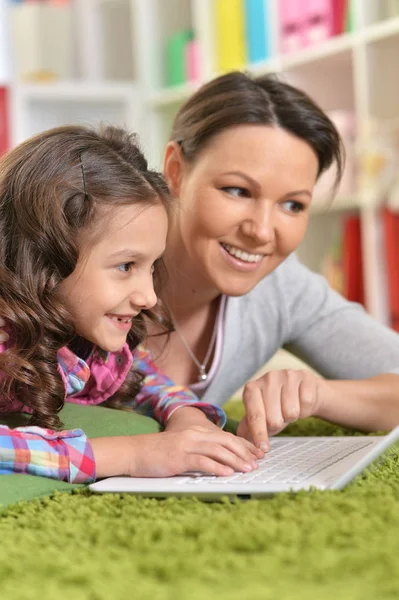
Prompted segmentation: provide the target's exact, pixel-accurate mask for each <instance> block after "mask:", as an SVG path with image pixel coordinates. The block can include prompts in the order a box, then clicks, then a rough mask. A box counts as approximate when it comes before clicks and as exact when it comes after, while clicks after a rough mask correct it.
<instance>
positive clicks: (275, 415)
mask: <svg viewBox="0 0 399 600" xmlns="http://www.w3.org/2000/svg"><path fill="white" fill-rule="evenodd" d="M326 385H328V383H327V382H326V381H325V380H323V379H321V378H319V377H317V376H316V375H314V374H313V373H312V372H311V371H306V370H303V371H295V370H293V369H288V370H280V371H270V372H269V373H266V374H265V375H262V377H259V379H255V380H253V381H250V382H248V383H247V384H246V386H245V387H244V393H243V401H244V406H245V417H244V418H243V419H242V420H241V422H240V425H239V427H238V431H237V434H238V435H239V436H241V437H244V438H246V439H248V440H251V441H253V443H254V444H255V445H256V446H258V447H259V448H262V449H263V450H264V451H267V450H268V449H269V448H270V443H269V436H271V435H275V434H276V433H279V432H280V431H282V430H283V429H284V428H285V427H286V426H287V425H288V424H289V423H292V422H293V421H297V420H298V419H304V418H305V417H310V416H311V415H314V414H316V413H317V411H318V410H319V404H320V396H321V389H322V388H323V387H324V386H326Z"/></svg>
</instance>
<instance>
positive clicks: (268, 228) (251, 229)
mask: <svg viewBox="0 0 399 600" xmlns="http://www.w3.org/2000/svg"><path fill="white" fill-rule="evenodd" d="M274 220H275V219H274V211H273V209H272V207H265V208H263V209H262V210H256V211H254V212H253V213H252V214H251V216H250V217H249V218H248V219H247V220H246V221H245V222H244V223H243V233H244V234H245V235H246V236H248V237H251V238H253V239H254V240H255V241H256V243H257V244H259V245H265V244H268V243H270V242H273V241H274V238H275V222H274Z"/></svg>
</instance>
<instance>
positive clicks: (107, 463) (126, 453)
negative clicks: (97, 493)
mask: <svg viewBox="0 0 399 600" xmlns="http://www.w3.org/2000/svg"><path fill="white" fill-rule="evenodd" d="M211 425H212V424H211ZM91 444H92V448H93V452H94V457H95V461H96V473H97V477H110V476H112V475H130V476H131V477H169V476H171V475H179V474H181V473H184V472H185V471H203V472H205V473H214V474H215V475H219V476H228V475H232V474H233V473H234V471H243V472H249V471H253V470H254V469H256V468H257V464H256V462H255V461H256V457H257V456H258V454H257V453H258V452H259V451H257V449H256V448H255V447H254V446H253V444H252V443H251V442H249V441H247V440H244V439H242V438H238V437H237V436H235V435H233V434H231V433H227V432H225V431H221V430H220V429H218V428H217V427H216V426H213V428H207V427H202V426H200V425H193V426H191V427H189V428H188V429H186V430H184V431H164V432H162V433H153V434H144V435H138V436H126V437H119V438H95V439H92V440H91ZM262 454H263V453H262Z"/></svg>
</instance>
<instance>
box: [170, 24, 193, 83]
mask: <svg viewBox="0 0 399 600" xmlns="http://www.w3.org/2000/svg"><path fill="white" fill-rule="evenodd" d="M192 39H193V32H192V31H190V30H183V31H179V32H178V33H175V34H174V35H171V36H170V37H169V38H168V39H167V40H166V81H165V83H166V85H180V84H182V83H184V82H185V81H186V72H187V69H186V48H187V44H189V43H190V42H191V41H192Z"/></svg>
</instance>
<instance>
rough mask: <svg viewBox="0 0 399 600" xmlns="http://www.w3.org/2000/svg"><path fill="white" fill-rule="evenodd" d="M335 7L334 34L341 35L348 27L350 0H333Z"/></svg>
mask: <svg viewBox="0 0 399 600" xmlns="http://www.w3.org/2000/svg"><path fill="white" fill-rule="evenodd" d="M331 3H332V9H333V35H341V33H344V31H345V30H346V27H347V14H348V5H349V3H350V0H331Z"/></svg>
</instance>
